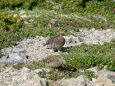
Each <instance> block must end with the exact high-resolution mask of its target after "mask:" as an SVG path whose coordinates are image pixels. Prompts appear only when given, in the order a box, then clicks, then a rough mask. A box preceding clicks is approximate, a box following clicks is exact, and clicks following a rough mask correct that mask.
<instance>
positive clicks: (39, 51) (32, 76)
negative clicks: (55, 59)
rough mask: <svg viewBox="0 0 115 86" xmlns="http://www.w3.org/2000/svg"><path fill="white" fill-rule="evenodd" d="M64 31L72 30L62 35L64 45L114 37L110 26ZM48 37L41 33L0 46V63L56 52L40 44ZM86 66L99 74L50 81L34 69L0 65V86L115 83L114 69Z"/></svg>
mask: <svg viewBox="0 0 115 86" xmlns="http://www.w3.org/2000/svg"><path fill="white" fill-rule="evenodd" d="M67 32H68V33H72V34H74V36H73V35H71V36H64V38H65V40H66V43H65V45H64V47H65V48H66V47H71V46H76V45H80V44H82V43H84V44H89V45H91V44H103V43H105V42H110V41H111V40H112V39H115V31H114V30H112V29H107V30H95V28H92V29H90V30H88V29H84V30H80V31H79V32H75V31H73V30H67ZM48 38H49V37H41V36H37V37H35V38H26V39H24V40H22V41H21V42H18V43H17V45H15V46H12V47H8V48H4V49H2V52H3V53H4V56H3V57H2V58H1V59H0V65H3V64H8V65H12V64H15V63H27V62H30V61H37V60H42V59H44V58H46V57H47V56H49V55H57V54H59V53H60V52H54V51H53V50H52V49H47V46H43V44H44V43H45V42H46V41H47V39H48ZM90 70H91V71H95V74H96V75H97V76H99V77H98V78H97V79H92V81H90V80H88V78H86V77H85V76H79V77H78V78H69V79H62V80H57V81H55V82H54V81H49V80H47V79H44V78H40V77H39V76H38V75H37V74H36V71H34V70H30V69H28V68H25V67H24V68H22V69H20V70H17V69H14V68H12V67H11V66H10V67H7V68H5V69H2V68H1V72H0V86H27V85H28V86H48V85H47V83H48V82H49V83H50V84H51V83H52V86H115V73H114V72H110V71H107V70H101V71H98V70H97V69H95V68H93V69H90ZM41 71H42V70H41Z"/></svg>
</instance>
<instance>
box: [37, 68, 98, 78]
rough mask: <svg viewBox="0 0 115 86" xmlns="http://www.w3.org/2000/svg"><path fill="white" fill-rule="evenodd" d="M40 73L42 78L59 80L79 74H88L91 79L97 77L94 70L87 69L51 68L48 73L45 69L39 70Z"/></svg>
mask: <svg viewBox="0 0 115 86" xmlns="http://www.w3.org/2000/svg"><path fill="white" fill-rule="evenodd" d="M38 75H39V76H40V77H42V78H47V79H49V80H58V79H62V78H71V77H74V78H76V77H78V76H79V75H86V76H87V77H88V78H89V79H90V80H91V79H92V78H94V77H96V76H95V75H94V73H93V72H91V71H88V70H85V71H84V72H80V71H74V72H72V71H67V70H66V71H59V70H57V69H51V71H50V72H49V73H46V72H45V71H42V72H39V73H38Z"/></svg>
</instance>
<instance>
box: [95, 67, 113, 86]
mask: <svg viewBox="0 0 115 86" xmlns="http://www.w3.org/2000/svg"><path fill="white" fill-rule="evenodd" d="M96 75H97V78H96V79H95V82H96V83H103V84H104V86H115V72H112V71H109V70H106V69H104V70H100V71H98V72H97V74H96Z"/></svg>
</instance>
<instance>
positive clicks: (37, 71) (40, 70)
mask: <svg viewBox="0 0 115 86" xmlns="http://www.w3.org/2000/svg"><path fill="white" fill-rule="evenodd" d="M34 71H35V72H36V73H39V72H42V71H43V69H36V70H34Z"/></svg>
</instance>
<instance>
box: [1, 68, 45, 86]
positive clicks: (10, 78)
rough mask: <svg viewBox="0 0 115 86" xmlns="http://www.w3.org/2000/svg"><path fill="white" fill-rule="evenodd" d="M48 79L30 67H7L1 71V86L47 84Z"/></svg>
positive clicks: (39, 85)
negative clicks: (42, 77)
mask: <svg viewBox="0 0 115 86" xmlns="http://www.w3.org/2000/svg"><path fill="white" fill-rule="evenodd" d="M46 81H47V80H43V79H41V78H40V77H39V76H38V75H37V74H36V73H35V72H33V71H30V70H29V69H28V68H22V69H21V70H16V69H13V68H7V69H4V71H2V72H0V86H47V85H46ZM41 83H42V84H41Z"/></svg>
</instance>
